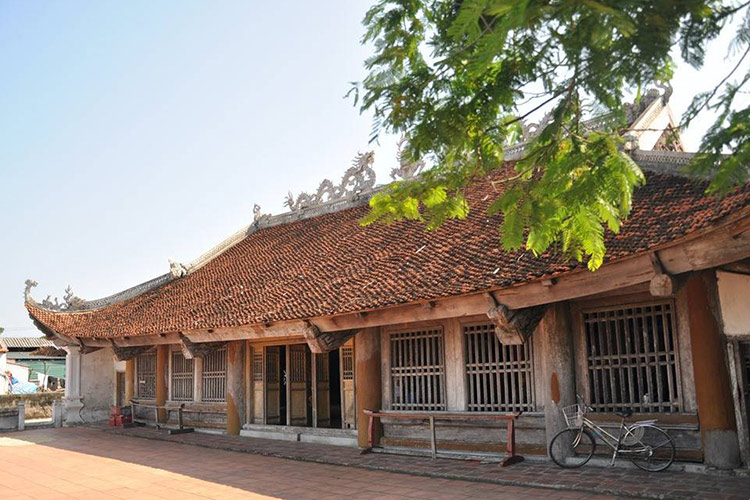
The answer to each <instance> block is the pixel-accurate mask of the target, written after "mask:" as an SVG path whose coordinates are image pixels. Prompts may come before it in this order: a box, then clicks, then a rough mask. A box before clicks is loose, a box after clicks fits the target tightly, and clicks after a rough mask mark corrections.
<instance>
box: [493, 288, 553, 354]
mask: <svg viewBox="0 0 750 500" xmlns="http://www.w3.org/2000/svg"><path fill="white" fill-rule="evenodd" d="M485 296H486V297H487V301H488V303H489V304H490V308H489V310H488V311H487V317H488V318H490V320H491V321H492V323H493V324H494V325H495V335H496V336H497V339H498V340H499V341H500V343H501V344H503V345H521V344H524V343H525V342H526V340H528V338H529V337H531V334H532V333H534V330H535V329H536V327H537V326H538V325H539V322H540V321H542V318H543V317H544V314H545V313H546V312H547V308H548V307H549V304H542V305H538V306H532V307H524V308H523V309H510V308H509V307H508V306H506V305H504V304H501V303H500V302H498V301H497V300H496V299H495V296H494V295H492V293H487V294H485Z"/></svg>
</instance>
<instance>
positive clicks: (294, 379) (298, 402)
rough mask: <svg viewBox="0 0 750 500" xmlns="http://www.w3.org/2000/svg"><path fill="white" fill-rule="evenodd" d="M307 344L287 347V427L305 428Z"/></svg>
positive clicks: (306, 419)
mask: <svg viewBox="0 0 750 500" xmlns="http://www.w3.org/2000/svg"><path fill="white" fill-rule="evenodd" d="M308 352H309V351H308V347H307V344H295V345H290V346H288V347H287V353H288V354H287V415H288V416H289V418H288V419H287V422H288V425H297V426H307V425H309V422H308V418H309V417H310V415H309V413H308V399H307V393H308V383H309V377H308V374H309V373H310V369H309V366H310V362H309V359H310V357H309V356H308Z"/></svg>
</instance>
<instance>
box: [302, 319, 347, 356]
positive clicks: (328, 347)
mask: <svg viewBox="0 0 750 500" xmlns="http://www.w3.org/2000/svg"><path fill="white" fill-rule="evenodd" d="M356 332H357V331H356V330H347V331H343V332H321V331H320V328H318V327H317V326H315V325H313V324H312V323H310V322H309V321H308V323H307V328H305V331H304V334H305V340H306V341H307V345H308V346H309V347H310V351H311V352H312V353H314V354H325V353H328V352H331V351H333V350H334V349H338V348H339V347H341V346H342V345H343V344H344V343H345V342H346V341H347V340H349V339H350V338H352V337H353V336H354V334H355V333H356Z"/></svg>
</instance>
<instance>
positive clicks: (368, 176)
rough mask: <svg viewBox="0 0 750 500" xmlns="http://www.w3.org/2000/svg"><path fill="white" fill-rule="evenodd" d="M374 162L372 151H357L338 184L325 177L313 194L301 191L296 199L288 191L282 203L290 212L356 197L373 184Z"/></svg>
mask: <svg viewBox="0 0 750 500" xmlns="http://www.w3.org/2000/svg"><path fill="white" fill-rule="evenodd" d="M374 162H375V152H374V151H370V152H367V153H359V154H357V156H356V157H354V161H353V162H352V166H351V167H350V168H349V169H348V170H347V171H346V172H345V173H344V176H343V177H342V178H341V183H340V184H339V185H338V186H336V185H334V184H333V182H331V181H330V180H329V179H325V180H324V181H323V182H321V183H320V186H318V190H317V191H316V192H315V194H308V193H304V192H303V193H300V194H299V195H298V196H297V198H296V199H295V198H294V195H293V194H292V193H291V191H290V192H289V195H288V196H287V199H286V201H285V202H284V205H286V206H287V207H289V209H290V210H291V211H292V212H296V211H298V210H302V209H305V208H309V207H312V206H315V205H320V204H321V203H328V202H330V201H335V200H342V199H346V198H351V199H356V198H358V197H359V196H360V195H361V194H362V193H363V192H365V191H369V190H370V189H372V188H373V187H374V186H375V171H374V170H373V169H372V165H373V163H374Z"/></svg>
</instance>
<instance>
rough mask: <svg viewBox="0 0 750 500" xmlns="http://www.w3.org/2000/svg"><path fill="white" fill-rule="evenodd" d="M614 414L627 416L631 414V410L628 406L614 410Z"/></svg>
mask: <svg viewBox="0 0 750 500" xmlns="http://www.w3.org/2000/svg"><path fill="white" fill-rule="evenodd" d="M615 415H617V416H619V417H622V418H629V417H632V416H633V410H632V409H630V408H626V409H624V410H622V411H616V412H615Z"/></svg>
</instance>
